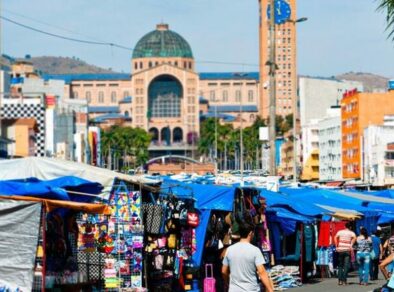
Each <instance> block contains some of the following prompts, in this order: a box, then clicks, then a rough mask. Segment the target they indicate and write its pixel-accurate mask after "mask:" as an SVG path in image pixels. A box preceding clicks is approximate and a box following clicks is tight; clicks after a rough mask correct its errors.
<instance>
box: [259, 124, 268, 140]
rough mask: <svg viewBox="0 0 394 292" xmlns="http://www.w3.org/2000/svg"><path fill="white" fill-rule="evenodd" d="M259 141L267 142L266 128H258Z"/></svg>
mask: <svg viewBox="0 0 394 292" xmlns="http://www.w3.org/2000/svg"><path fill="white" fill-rule="evenodd" d="M259 140H260V141H268V140H269V134H268V127H260V128H259Z"/></svg>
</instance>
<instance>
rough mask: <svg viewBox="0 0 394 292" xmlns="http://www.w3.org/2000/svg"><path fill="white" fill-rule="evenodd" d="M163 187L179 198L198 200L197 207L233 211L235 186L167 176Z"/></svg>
mask: <svg viewBox="0 0 394 292" xmlns="http://www.w3.org/2000/svg"><path fill="white" fill-rule="evenodd" d="M161 187H162V189H164V190H168V192H170V193H173V194H174V195H175V196H177V197H179V198H191V197H193V198H194V199H195V200H196V208H197V209H200V210H222V211H229V212H230V211H232V209H233V202H234V194H235V190H236V188H235V187H227V186H218V185H202V184H194V183H185V182H180V181H176V180H171V179H169V178H165V179H164V180H163V184H162V186H161Z"/></svg>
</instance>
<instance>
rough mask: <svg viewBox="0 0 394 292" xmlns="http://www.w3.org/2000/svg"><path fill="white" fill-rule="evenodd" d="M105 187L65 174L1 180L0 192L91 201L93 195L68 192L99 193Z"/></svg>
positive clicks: (2, 193)
mask: <svg viewBox="0 0 394 292" xmlns="http://www.w3.org/2000/svg"><path fill="white" fill-rule="evenodd" d="M102 189H103V187H102V186H101V184H99V183H95V182H90V181H87V180H84V179H81V178H78V177H75V176H64V177H60V178H56V179H52V180H46V181H42V180H39V179H36V178H26V179H18V180H3V181H0V194H1V195H5V196H11V195H16V196H32V197H39V198H43V199H54V200H62V201H75V202H91V201H92V200H94V197H93V196H85V195H78V194H72V193H67V191H71V192H78V193H87V194H92V195H97V194H99V193H100V192H101V191H102Z"/></svg>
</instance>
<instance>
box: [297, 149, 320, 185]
mask: <svg viewBox="0 0 394 292" xmlns="http://www.w3.org/2000/svg"><path fill="white" fill-rule="evenodd" d="M301 180H304V181H314V180H319V150H318V149H315V150H313V151H312V153H311V155H310V156H309V157H308V158H307V160H306V163H305V165H304V167H303V169H302V175H301Z"/></svg>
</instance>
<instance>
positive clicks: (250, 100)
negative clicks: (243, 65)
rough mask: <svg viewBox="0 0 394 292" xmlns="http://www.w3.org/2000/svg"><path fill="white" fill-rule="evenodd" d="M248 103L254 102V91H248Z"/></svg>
mask: <svg viewBox="0 0 394 292" xmlns="http://www.w3.org/2000/svg"><path fill="white" fill-rule="evenodd" d="M248 101H249V102H252V101H253V90H249V91H248Z"/></svg>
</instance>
